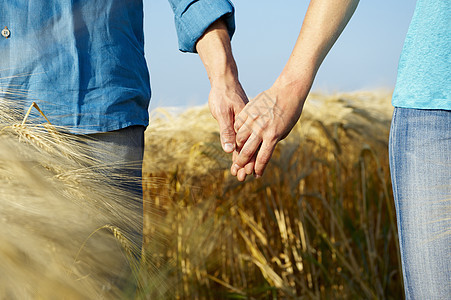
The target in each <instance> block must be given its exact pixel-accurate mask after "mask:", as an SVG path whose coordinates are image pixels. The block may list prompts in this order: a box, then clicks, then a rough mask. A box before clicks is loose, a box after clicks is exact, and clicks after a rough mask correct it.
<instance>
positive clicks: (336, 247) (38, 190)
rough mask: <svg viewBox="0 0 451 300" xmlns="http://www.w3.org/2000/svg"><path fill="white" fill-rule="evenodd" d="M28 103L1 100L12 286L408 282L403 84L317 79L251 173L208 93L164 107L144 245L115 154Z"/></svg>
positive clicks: (381, 293)
mask: <svg viewBox="0 0 451 300" xmlns="http://www.w3.org/2000/svg"><path fill="white" fill-rule="evenodd" d="M13 104H14V103H11V101H9V100H8V99H7V98H5V99H1V101H0V106H1V107H0V112H1V113H0V130H1V131H0V139H1V140H2V142H1V143H0V160H1V165H0V181H1V185H0V194H1V195H2V196H1V197H2V201H1V202H0V298H1V299H3V298H5V299H61V298H67V299H133V298H136V299H400V298H402V296H403V294H402V282H401V281H402V280H401V270H400V260H399V255H398V253H399V249H398V243H397V234H396V220H395V214H394V206H393V200H392V195H391V186H390V178H389V171H388V153H387V143H388V132H389V124H390V118H391V113H392V108H391V105H390V93H388V92H382V91H370V92H356V93H348V94H333V95H330V94H320V93H312V94H310V95H309V99H308V101H307V104H306V106H305V109H304V112H303V115H302V117H301V120H300V122H298V124H297V125H296V126H295V128H294V129H293V131H292V133H291V134H290V135H289V136H288V137H287V138H286V139H285V140H283V141H282V142H280V143H279V145H278V146H277V148H276V151H275V153H274V155H273V158H272V161H271V163H270V165H269V166H268V168H267V170H266V172H265V175H264V176H263V177H262V178H260V179H258V180H256V179H254V178H249V179H247V180H246V182H244V183H240V182H238V181H236V179H235V178H234V177H233V176H231V175H230V174H229V167H230V163H231V157H230V156H229V155H227V154H225V153H223V151H222V150H221V146H220V144H219V134H218V126H217V123H216V121H215V120H214V119H213V118H212V117H211V115H210V113H209V111H208V109H207V107H197V108H192V109H188V110H186V111H184V112H182V113H178V114H175V113H171V112H170V110H168V109H159V110H157V111H154V112H152V114H151V122H150V126H149V127H148V128H147V130H146V151H145V157H144V166H143V189H144V247H143V252H142V253H140V249H139V248H140V247H139V246H138V245H136V244H135V243H133V242H132V238H131V237H130V236H129V234H128V232H127V230H126V229H125V228H126V224H137V223H138V221H137V220H135V219H134V214H133V209H134V207H133V205H130V201H123V200H124V199H129V198H130V199H131V198H132V197H133V195H130V194H129V193H128V191H126V190H117V188H115V187H114V183H113V182H112V181H111V179H110V177H109V176H105V172H104V171H105V169H108V167H109V166H102V165H99V164H98V163H97V162H96V161H93V159H92V158H91V157H90V156H89V155H87V154H86V153H89V152H87V150H89V149H86V146H85V145H83V144H82V143H80V142H79V141H77V138H76V137H75V136H73V135H67V134H63V133H61V132H62V130H59V129H58V128H55V127H54V126H52V125H50V124H49V122H47V121H46V120H45V119H44V117H43V116H42V115H40V114H39V113H38V112H37V110H36V109H35V108H33V111H34V117H30V118H29V119H28V120H26V122H23V118H24V112H21V111H16V110H14V109H13V108H11V107H13V106H12V105H13ZM43 113H44V115H45V112H43ZM50 122H51V120H50ZM117 176H120V174H117ZM123 180H127V178H123ZM137 257H141V259H140V260H138V259H137ZM124 269H127V270H125V271H124ZM124 276H125V278H124ZM112 278H113V279H112Z"/></svg>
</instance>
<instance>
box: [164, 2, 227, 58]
mask: <svg viewBox="0 0 451 300" xmlns="http://www.w3.org/2000/svg"><path fill="white" fill-rule="evenodd" d="M169 2H170V4H171V7H172V10H173V11H174V14H175V16H174V19H175V27H176V30H177V36H178V41H179V49H180V50H181V51H183V52H193V53H195V52H196V42H197V41H198V40H199V38H200V37H201V36H202V35H203V34H204V32H205V30H207V28H208V27H209V26H210V25H211V24H212V23H214V22H215V21H216V20H218V19H220V18H224V21H225V23H226V25H227V30H228V32H229V36H230V38H232V35H233V33H234V32H235V16H234V14H235V9H234V7H233V4H232V2H230V1H229V0H169Z"/></svg>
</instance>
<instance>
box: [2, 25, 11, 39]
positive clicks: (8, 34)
mask: <svg viewBox="0 0 451 300" xmlns="http://www.w3.org/2000/svg"><path fill="white" fill-rule="evenodd" d="M2 35H3V37H5V38H9V36H10V35H11V31H9V29H8V27H6V26H5V28H3V30H2Z"/></svg>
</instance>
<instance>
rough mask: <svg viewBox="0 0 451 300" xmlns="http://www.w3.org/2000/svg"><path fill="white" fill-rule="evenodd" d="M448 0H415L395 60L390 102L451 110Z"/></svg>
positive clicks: (450, 12) (450, 8)
mask: <svg viewBox="0 0 451 300" xmlns="http://www.w3.org/2000/svg"><path fill="white" fill-rule="evenodd" d="M450 53H451V1H450V0H418V1H417V5H416V8H415V12H414V14H413V17H412V22H411V24H410V27H409V30H408V32H407V36H406V40H405V43H404V48H403V51H402V54H401V58H400V60H399V66H398V78H397V82H396V87H395V91H394V93H393V100H392V103H393V106H395V107H403V108H417V109H446V110H451V97H450V96H451V82H450V79H451V68H450V65H451V64H450V63H451V61H450V59H451V58H450Z"/></svg>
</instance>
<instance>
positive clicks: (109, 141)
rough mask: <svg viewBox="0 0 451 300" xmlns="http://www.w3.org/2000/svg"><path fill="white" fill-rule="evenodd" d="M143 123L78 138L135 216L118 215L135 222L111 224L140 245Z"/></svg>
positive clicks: (97, 168) (96, 167) (95, 166)
mask: <svg viewBox="0 0 451 300" xmlns="http://www.w3.org/2000/svg"><path fill="white" fill-rule="evenodd" d="M144 131H145V127H144V126H130V127H127V128H124V129H120V130H115V131H111V132H105V133H96V134H89V135H86V136H83V135H80V136H78V138H77V140H79V141H81V142H82V143H84V144H85V145H86V146H87V147H86V149H87V152H86V153H84V154H86V155H87V156H88V157H90V158H92V159H94V160H96V161H97V162H96V164H95V165H93V166H88V167H93V168H94V169H96V170H98V171H99V172H101V173H103V175H105V176H106V177H107V178H109V179H110V180H111V182H110V184H113V185H114V186H115V187H116V188H118V189H119V190H122V191H124V195H123V196H124V199H123V200H124V201H127V205H128V206H129V207H130V208H133V209H132V210H133V211H135V212H136V216H127V217H128V218H121V217H120V216H118V222H121V220H122V219H127V220H128V219H130V218H132V219H133V220H135V221H136V224H128V223H125V224H123V223H118V224H114V225H116V226H119V227H120V228H123V229H124V230H125V231H126V232H128V233H129V234H130V235H131V236H132V237H133V242H134V243H135V244H136V245H141V244H142V226H143V225H142V224H143V202H142V201H143V200H142V199H143V192H142V184H141V178H142V162H143V155H144Z"/></svg>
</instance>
